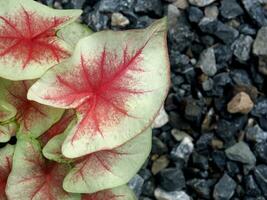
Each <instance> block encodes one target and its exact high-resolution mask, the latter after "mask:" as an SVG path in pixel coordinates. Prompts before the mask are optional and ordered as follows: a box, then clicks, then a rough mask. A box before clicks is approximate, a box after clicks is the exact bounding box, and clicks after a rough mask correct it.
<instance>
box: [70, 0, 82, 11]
mask: <svg viewBox="0 0 267 200" xmlns="http://www.w3.org/2000/svg"><path fill="white" fill-rule="evenodd" d="M84 2H85V0H71V3H72V4H73V8H75V9H82V6H83V4H84Z"/></svg>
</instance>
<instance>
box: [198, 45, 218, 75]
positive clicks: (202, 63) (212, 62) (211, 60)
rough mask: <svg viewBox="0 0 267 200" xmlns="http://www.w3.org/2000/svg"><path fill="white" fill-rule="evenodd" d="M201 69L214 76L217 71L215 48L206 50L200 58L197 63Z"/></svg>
mask: <svg viewBox="0 0 267 200" xmlns="http://www.w3.org/2000/svg"><path fill="white" fill-rule="evenodd" d="M197 65H198V66H199V67H200V68H201V70H202V71H203V72H204V73H205V74H207V75H208V76H213V75H214V74H216V72H217V67H216V59H215V54H214V49H213V48H208V49H206V50H204V51H203V52H202V53H201V55H200V58H199V62H198V64H197Z"/></svg>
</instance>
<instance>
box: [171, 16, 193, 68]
mask: <svg viewBox="0 0 267 200" xmlns="http://www.w3.org/2000/svg"><path fill="white" fill-rule="evenodd" d="M168 35H169V40H170V42H171V45H170V48H171V49H172V50H175V51H178V52H181V51H184V50H185V49H186V48H188V47H189V46H191V43H192V42H193V40H194V38H195V34H194V33H193V32H192V31H191V26H190V25H189V23H188V21H187V19H186V18H185V17H182V16H181V17H179V18H178V21H177V23H176V24H175V25H174V26H172V27H169V32H168ZM186 67H187V68H186V69H188V66H186Z"/></svg>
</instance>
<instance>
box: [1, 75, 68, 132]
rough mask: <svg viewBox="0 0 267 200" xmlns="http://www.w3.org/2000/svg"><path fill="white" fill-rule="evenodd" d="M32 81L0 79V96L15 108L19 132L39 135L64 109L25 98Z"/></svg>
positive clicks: (57, 118)
mask: <svg viewBox="0 0 267 200" xmlns="http://www.w3.org/2000/svg"><path fill="white" fill-rule="evenodd" d="M32 84H33V81H15V82H13V81H8V80H4V79H0V98H1V99H4V100H5V101H6V102H9V103H10V104H11V105H12V106H14V107H15V108H16V110H17V114H16V117H15V119H16V120H17V122H18V123H19V125H20V127H19V133H24V134H26V133H30V134H31V135H32V136H33V137H39V136H40V135H41V134H42V133H44V132H45V131H46V130H47V129H49V128H50V127H51V126H52V125H53V124H54V123H55V122H57V121H58V120H59V119H60V117H61V115H62V113H63V112H64V110H62V109H56V108H52V107H49V106H44V105H41V104H38V103H36V102H34V101H29V100H28V99H27V92H28V88H29V87H30V86H31V85H32Z"/></svg>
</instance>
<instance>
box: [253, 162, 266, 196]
mask: <svg viewBox="0 0 267 200" xmlns="http://www.w3.org/2000/svg"><path fill="white" fill-rule="evenodd" d="M254 175H255V179H256V182H257V183H258V185H259V186H260V188H261V191H262V193H263V195H264V196H265V197H267V165H258V166H256V168H255V171H254Z"/></svg>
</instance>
